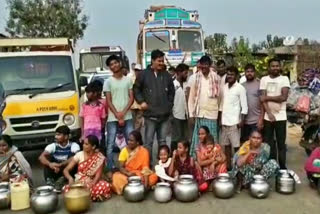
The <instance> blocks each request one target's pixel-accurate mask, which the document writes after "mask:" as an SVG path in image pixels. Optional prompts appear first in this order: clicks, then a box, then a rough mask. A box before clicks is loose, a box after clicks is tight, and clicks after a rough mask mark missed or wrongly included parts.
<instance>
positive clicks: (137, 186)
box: [123, 176, 146, 202]
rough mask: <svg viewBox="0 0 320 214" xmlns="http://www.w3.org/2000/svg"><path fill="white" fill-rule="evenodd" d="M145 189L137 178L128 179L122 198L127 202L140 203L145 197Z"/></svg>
mask: <svg viewBox="0 0 320 214" xmlns="http://www.w3.org/2000/svg"><path fill="white" fill-rule="evenodd" d="M145 192H146V191H145V188H144V185H143V183H142V180H141V178H140V177H139V176H131V177H129V178H128V184H127V185H126V186H125V188H124V190H123V196H124V198H125V199H126V200H127V201H129V202H138V201H142V200H143V199H144V197H145Z"/></svg>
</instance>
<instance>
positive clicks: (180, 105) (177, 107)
mask: <svg viewBox="0 0 320 214" xmlns="http://www.w3.org/2000/svg"><path fill="white" fill-rule="evenodd" d="M173 85H174V88H175V91H176V93H175V95H174V102H173V108H172V114H173V117H175V118H177V119H179V120H186V119H187V118H186V113H187V103H186V95H185V92H184V89H183V87H181V84H180V82H179V81H178V80H174V81H173Z"/></svg>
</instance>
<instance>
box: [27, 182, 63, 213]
mask: <svg viewBox="0 0 320 214" xmlns="http://www.w3.org/2000/svg"><path fill="white" fill-rule="evenodd" d="M58 202H59V199H58V195H57V194H56V193H55V192H54V191H53V187H52V186H42V187H38V188H37V189H36V191H35V192H34V194H33V195H32V196H31V207H32V210H33V211H34V212H35V213H37V214H46V213H52V212H54V211H55V210H56V209H57V207H58Z"/></svg>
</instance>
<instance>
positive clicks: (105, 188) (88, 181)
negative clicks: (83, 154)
mask: <svg viewBox="0 0 320 214" xmlns="http://www.w3.org/2000/svg"><path fill="white" fill-rule="evenodd" d="M104 163H105V157H104V156H103V154H101V153H100V152H98V153H95V154H94V155H92V156H91V157H89V158H88V159H87V160H84V161H82V162H80V163H78V173H77V174H76V178H75V181H76V182H81V183H83V184H84V185H86V186H87V187H88V188H89V189H90V191H91V199H92V200H93V201H103V200H106V199H109V198H110V197H111V185H110V184H109V183H108V182H106V181H103V180H100V181H98V182H97V183H96V184H92V182H93V179H94V177H95V175H96V173H97V172H98V171H99V170H101V168H102V167H103V165H104ZM68 190H69V187H68V186H67V187H66V188H65V192H67V191H68Z"/></svg>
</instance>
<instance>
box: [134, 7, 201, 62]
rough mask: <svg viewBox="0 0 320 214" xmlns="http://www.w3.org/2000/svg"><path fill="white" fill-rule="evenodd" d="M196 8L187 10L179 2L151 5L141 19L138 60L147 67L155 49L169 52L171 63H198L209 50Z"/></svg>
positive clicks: (167, 60) (166, 58)
mask: <svg viewBox="0 0 320 214" xmlns="http://www.w3.org/2000/svg"><path fill="white" fill-rule="evenodd" d="M198 18H199V14H198V12H197V11H196V10H192V11H187V10H185V9H182V8H177V7H175V6H159V7H155V6H151V7H150V9H147V10H146V11H145V16H144V20H142V21H140V22H139V27H140V33H139V35H138V40H137V62H138V63H140V64H142V66H143V68H146V67H147V66H148V65H149V64H150V63H151V52H152V51H153V50H156V49H159V50H161V51H163V52H164V53H165V62H166V64H167V65H168V66H169V67H170V66H177V65H178V64H180V63H185V64H187V65H189V66H190V68H192V67H194V66H195V65H196V64H197V61H198V60H199V59H200V58H201V57H202V56H203V55H204V54H205V50H204V36H203V31H202V26H201V24H200V23H199V22H198Z"/></svg>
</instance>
